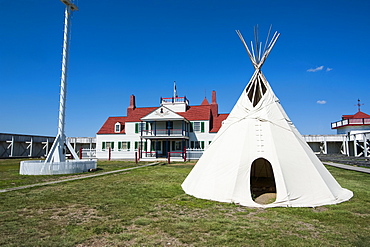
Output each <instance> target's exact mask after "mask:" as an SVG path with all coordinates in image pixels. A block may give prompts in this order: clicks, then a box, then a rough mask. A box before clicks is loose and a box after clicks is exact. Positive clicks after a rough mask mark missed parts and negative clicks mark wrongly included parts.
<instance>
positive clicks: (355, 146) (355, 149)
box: [353, 134, 357, 157]
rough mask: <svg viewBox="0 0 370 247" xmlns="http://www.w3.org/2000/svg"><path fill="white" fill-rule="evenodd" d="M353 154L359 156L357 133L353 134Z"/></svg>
mask: <svg viewBox="0 0 370 247" xmlns="http://www.w3.org/2000/svg"><path fill="white" fill-rule="evenodd" d="M353 149H354V150H353V154H354V156H355V157H357V141H356V134H354V135H353Z"/></svg>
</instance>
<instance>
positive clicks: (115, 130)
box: [114, 122, 121, 132]
mask: <svg viewBox="0 0 370 247" xmlns="http://www.w3.org/2000/svg"><path fill="white" fill-rule="evenodd" d="M114 132H121V123H120V122H117V123H116V124H115V125H114Z"/></svg>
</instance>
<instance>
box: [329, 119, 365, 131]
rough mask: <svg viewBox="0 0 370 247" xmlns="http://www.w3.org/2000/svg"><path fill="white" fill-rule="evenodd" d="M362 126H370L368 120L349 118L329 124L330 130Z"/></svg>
mask: <svg viewBox="0 0 370 247" xmlns="http://www.w3.org/2000/svg"><path fill="white" fill-rule="evenodd" d="M363 124H370V118H350V119H344V120H340V121H338V122H334V123H331V128H332V129H335V128H339V127H342V126H346V125H363Z"/></svg>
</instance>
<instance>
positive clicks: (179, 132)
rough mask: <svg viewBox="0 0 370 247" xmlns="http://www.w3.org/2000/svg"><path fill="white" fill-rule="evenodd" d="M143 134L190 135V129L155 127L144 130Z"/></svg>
mask: <svg viewBox="0 0 370 247" xmlns="http://www.w3.org/2000/svg"><path fill="white" fill-rule="evenodd" d="M141 133H142V134H141V135H142V136H189V133H188V131H186V130H183V129H155V130H143V131H142V132H141Z"/></svg>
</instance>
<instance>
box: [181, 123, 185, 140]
mask: <svg viewBox="0 0 370 247" xmlns="http://www.w3.org/2000/svg"><path fill="white" fill-rule="evenodd" d="M181 133H182V135H183V136H184V135H185V130H184V120H182V121H181Z"/></svg>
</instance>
